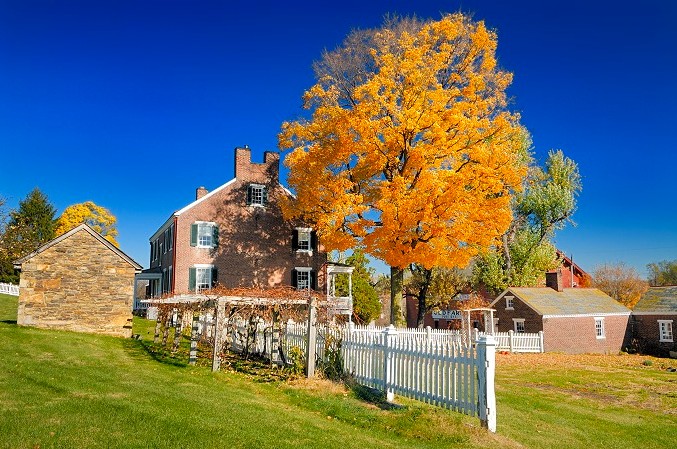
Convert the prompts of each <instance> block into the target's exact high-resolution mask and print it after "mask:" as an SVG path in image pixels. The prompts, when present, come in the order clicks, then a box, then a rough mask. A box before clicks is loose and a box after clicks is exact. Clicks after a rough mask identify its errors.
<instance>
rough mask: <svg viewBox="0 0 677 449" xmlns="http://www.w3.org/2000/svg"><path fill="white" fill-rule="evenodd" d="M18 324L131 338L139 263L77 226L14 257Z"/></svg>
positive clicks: (83, 226)
mask: <svg viewBox="0 0 677 449" xmlns="http://www.w3.org/2000/svg"><path fill="white" fill-rule="evenodd" d="M15 267H16V268H18V269H19V270H21V279H20V282H19V310H18V316H17V324H19V325H21V326H34V327H40V328H46V329H64V330H71V331H76V332H90V333H96V334H107V335H114V336H120V337H129V336H131V331H132V329H131V322H132V301H133V297H134V275H135V274H136V273H138V272H140V271H141V268H142V267H141V266H140V265H139V264H138V263H136V262H135V261H134V260H132V259H131V258H130V257H129V256H127V255H126V254H125V253H123V252H122V251H121V250H120V249H118V248H117V247H115V246H114V245H113V244H112V243H110V242H109V241H108V240H106V239H105V238H103V237H102V236H101V235H100V234H99V233H97V232H96V231H94V230H93V229H92V228H90V227H89V226H87V225H86V224H82V225H80V226H78V227H76V228H74V229H72V230H70V231H68V232H67V233H65V234H63V235H61V236H59V237H57V238H55V239H54V240H52V241H50V242H48V243H46V244H44V245H43V246H41V247H40V248H38V249H37V250H35V251H34V252H32V253H31V254H29V255H27V256H25V257H23V258H21V259H19V260H17V261H16V262H15Z"/></svg>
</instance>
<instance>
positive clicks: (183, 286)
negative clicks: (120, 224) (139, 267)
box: [137, 147, 327, 307]
mask: <svg viewBox="0 0 677 449" xmlns="http://www.w3.org/2000/svg"><path fill="white" fill-rule="evenodd" d="M234 153H235V154H234V156H235V178H234V179H231V180H230V181H228V182H226V183H225V184H223V185H221V186H219V187H217V188H215V189H214V190H212V191H208V190H207V189H205V188H204V187H199V188H197V189H196V194H195V201H193V202H191V203H190V204H188V205H186V206H185V207H183V208H181V209H179V210H177V211H176V212H174V213H172V214H171V215H170V217H169V218H168V219H167V221H165V223H164V224H162V226H160V227H159V228H158V230H157V231H156V232H155V233H154V234H153V235H152V236H151V238H150V268H149V269H147V270H144V271H143V273H141V274H140V275H139V276H137V279H138V280H144V279H145V280H148V281H149V282H150V285H149V293H150V295H151V296H154V297H159V296H162V295H165V294H180V293H188V292H195V291H198V292H199V291H201V290H206V289H209V288H211V287H213V286H215V285H216V284H219V285H222V286H225V287H229V288H233V287H261V288H269V287H276V286H293V287H296V288H306V289H314V290H322V289H324V286H325V282H324V276H323V264H324V263H325V262H326V261H327V255H326V252H325V251H324V250H323V248H322V246H321V245H320V244H319V242H318V239H317V236H316V234H315V232H314V231H313V230H312V229H310V228H309V227H307V226H305V225H304V224H303V223H292V222H289V221H286V220H285V219H284V218H283V216H282V210H281V208H280V201H281V200H282V199H283V198H285V197H291V196H292V193H291V192H290V191H289V190H287V189H286V188H285V187H284V186H282V184H280V182H279V164H280V158H279V155H278V154H277V153H274V152H265V153H264V161H263V163H255V162H252V161H251V150H250V149H249V148H247V147H244V148H235V152H234ZM139 307H143V305H142V304H140V303H139Z"/></svg>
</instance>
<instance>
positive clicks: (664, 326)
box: [658, 320, 674, 343]
mask: <svg viewBox="0 0 677 449" xmlns="http://www.w3.org/2000/svg"><path fill="white" fill-rule="evenodd" d="M658 336H659V340H660V341H662V342H668V343H672V342H673V341H674V339H673V334H672V320H658Z"/></svg>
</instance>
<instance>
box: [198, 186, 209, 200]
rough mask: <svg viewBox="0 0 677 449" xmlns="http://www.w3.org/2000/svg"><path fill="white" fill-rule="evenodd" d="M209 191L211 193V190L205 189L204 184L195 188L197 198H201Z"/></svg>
mask: <svg viewBox="0 0 677 449" xmlns="http://www.w3.org/2000/svg"><path fill="white" fill-rule="evenodd" d="M207 193H209V190H207V189H205V188H204V187H203V186H200V187H198V188H197V189H195V199H196V200H199V199H200V198H202V197H203V196H205V195H206V194H207Z"/></svg>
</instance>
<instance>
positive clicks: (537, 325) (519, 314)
mask: <svg viewBox="0 0 677 449" xmlns="http://www.w3.org/2000/svg"><path fill="white" fill-rule="evenodd" d="M508 295H509V294H508ZM513 298H514V299H513V307H512V310H511V309H509V308H506V305H505V297H503V298H502V299H501V300H500V301H498V302H497V303H496V304H494V309H496V312H495V313H494V318H495V319H496V318H498V332H508V331H514V330H515V321H514V319H523V320H524V332H526V333H537V332H540V331H542V330H543V318H542V317H541V315H539V314H538V313H536V312H535V311H534V310H533V309H532V308H531V307H529V306H527V305H526V304H525V303H524V302H523V301H521V300H520V299H519V298H517V297H516V296H513Z"/></svg>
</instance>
